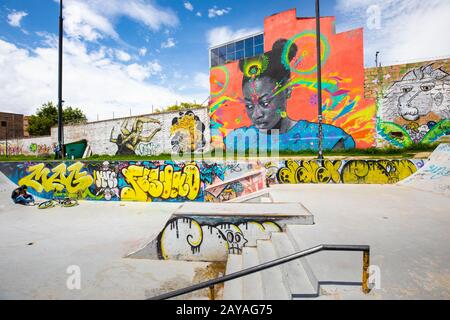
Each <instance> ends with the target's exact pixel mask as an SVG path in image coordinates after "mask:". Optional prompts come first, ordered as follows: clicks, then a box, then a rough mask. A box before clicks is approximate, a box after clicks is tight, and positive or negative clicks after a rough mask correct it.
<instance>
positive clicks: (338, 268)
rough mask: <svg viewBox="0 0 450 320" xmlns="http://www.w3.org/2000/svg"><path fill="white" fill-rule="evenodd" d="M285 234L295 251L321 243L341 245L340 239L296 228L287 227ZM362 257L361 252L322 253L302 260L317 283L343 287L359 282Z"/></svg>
mask: <svg viewBox="0 0 450 320" xmlns="http://www.w3.org/2000/svg"><path fill="white" fill-rule="evenodd" d="M286 234H287V235H288V237H289V238H290V240H291V241H292V244H293V246H294V248H295V250H297V251H300V250H304V249H307V248H310V247H313V246H316V245H318V244H321V243H341V239H340V238H336V239H331V240H330V239H329V238H327V237H326V236H323V235H322V236H320V235H317V233H314V232H312V231H311V230H305V229H304V228H301V227H300V228H297V226H288V227H287V228H286ZM355 243H358V241H355ZM348 244H352V243H348ZM362 255H363V254H362V252H358V251H354V252H348V251H322V252H319V253H317V254H313V255H310V256H308V257H306V258H304V259H305V261H306V264H307V265H308V266H309V267H310V270H312V271H313V274H314V277H315V278H316V279H317V281H318V282H322V283H323V282H330V281H331V282H335V283H341V285H342V286H343V285H345V284H346V283H358V282H361V272H362ZM307 271H308V270H307Z"/></svg>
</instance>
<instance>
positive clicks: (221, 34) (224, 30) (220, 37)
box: [206, 26, 261, 47]
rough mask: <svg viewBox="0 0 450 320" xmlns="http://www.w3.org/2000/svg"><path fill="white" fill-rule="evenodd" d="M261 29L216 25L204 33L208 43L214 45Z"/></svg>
mask: <svg viewBox="0 0 450 320" xmlns="http://www.w3.org/2000/svg"><path fill="white" fill-rule="evenodd" d="M260 31H261V29H257V28H251V29H238V30H235V31H234V30H232V29H231V28H230V27H228V26H223V27H217V28H213V29H211V30H209V31H208V32H207V33H206V38H207V40H208V45H209V46H210V47H214V46H217V45H220V44H224V43H226V42H229V41H233V40H236V39H239V38H244V37H246V36H249V35H252V34H255V33H257V32H260Z"/></svg>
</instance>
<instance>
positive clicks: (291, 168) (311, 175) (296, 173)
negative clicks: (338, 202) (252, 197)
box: [278, 160, 342, 183]
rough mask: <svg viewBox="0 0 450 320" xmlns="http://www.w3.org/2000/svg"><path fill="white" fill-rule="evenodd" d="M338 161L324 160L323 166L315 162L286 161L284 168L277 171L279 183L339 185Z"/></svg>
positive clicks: (339, 163) (339, 162)
mask: <svg viewBox="0 0 450 320" xmlns="http://www.w3.org/2000/svg"><path fill="white" fill-rule="evenodd" d="M341 164H342V162H341V161H340V160H336V161H330V160H325V161H324V163H323V166H320V165H319V163H318V162H317V161H315V160H311V161H300V162H296V161H292V160H288V161H286V167H284V168H281V169H280V170H279V171H278V180H279V181H280V183H329V182H331V181H332V182H334V183H339V182H340V180H341V176H340V173H339V168H340V167H341Z"/></svg>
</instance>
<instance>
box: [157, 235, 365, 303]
mask: <svg viewBox="0 0 450 320" xmlns="http://www.w3.org/2000/svg"><path fill="white" fill-rule="evenodd" d="M319 251H362V252H363V272H362V290H363V292H364V293H369V292H370V288H369V285H368V281H369V261H370V246H367V245H339V244H321V245H318V246H315V247H312V248H309V249H306V250H303V251H300V252H296V253H293V254H290V255H288V256H285V257H281V258H278V259H275V260H272V261H268V262H264V263H261V264H259V265H257V266H253V267H250V268H247V269H244V270H240V271H237V272H234V273H231V274H228V275H225V276H223V277H220V278H216V279H213V280H208V281H205V282H201V283H198V284H194V285H192V286H189V287H186V288H182V289H178V290H174V291H172V292H168V293H164V294H162V295H159V296H156V297H152V298H149V299H148V300H163V299H169V298H173V297H176V296H180V295H182V294H186V293H190V292H193V291H197V290H200V289H204V288H208V287H209V288H213V287H214V285H216V284H218V283H222V282H226V281H230V280H233V279H236V278H240V277H243V276H246V275H249V274H252V273H255V272H258V271H261V270H265V269H268V268H272V267H275V266H278V265H280V264H283V263H286V262H289V261H292V260H295V259H298V258H302V257H306V256H308V255H310V254H313V253H317V252H319Z"/></svg>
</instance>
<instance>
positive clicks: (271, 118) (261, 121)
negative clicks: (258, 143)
mask: <svg viewBox="0 0 450 320" xmlns="http://www.w3.org/2000/svg"><path fill="white" fill-rule="evenodd" d="M242 91H243V94H244V99H245V109H246V111H247V115H248V117H249V118H250V120H251V121H252V124H253V125H254V126H255V127H256V128H258V129H259V130H270V129H273V128H275V126H277V124H278V123H279V122H280V120H281V114H282V113H283V112H285V110H286V100H287V94H286V91H284V92H281V93H279V94H278V95H276V96H273V94H274V93H275V92H276V83H275V81H274V80H273V79H271V78H269V77H260V78H256V79H252V80H249V81H246V82H245V83H244V85H243V87H242Z"/></svg>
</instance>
